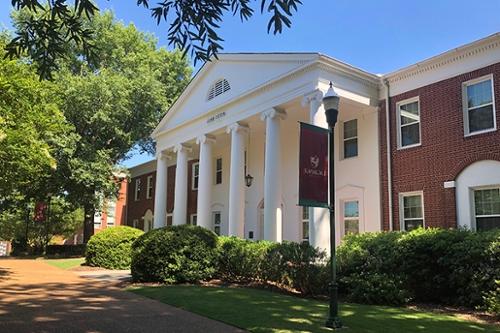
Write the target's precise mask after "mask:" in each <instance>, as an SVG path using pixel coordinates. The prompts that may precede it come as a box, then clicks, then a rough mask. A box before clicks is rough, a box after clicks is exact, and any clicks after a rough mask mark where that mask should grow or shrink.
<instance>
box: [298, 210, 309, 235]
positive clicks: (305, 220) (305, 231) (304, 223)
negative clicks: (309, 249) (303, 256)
mask: <svg viewBox="0 0 500 333" xmlns="http://www.w3.org/2000/svg"><path fill="white" fill-rule="evenodd" d="M301 213H302V218H301V221H300V222H301V227H302V241H303V242H309V207H302V212H301Z"/></svg>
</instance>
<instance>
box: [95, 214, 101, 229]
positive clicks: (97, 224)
mask: <svg viewBox="0 0 500 333" xmlns="http://www.w3.org/2000/svg"><path fill="white" fill-rule="evenodd" d="M101 226H102V214H101V213H100V212H96V213H95V214H94V228H96V229H101Z"/></svg>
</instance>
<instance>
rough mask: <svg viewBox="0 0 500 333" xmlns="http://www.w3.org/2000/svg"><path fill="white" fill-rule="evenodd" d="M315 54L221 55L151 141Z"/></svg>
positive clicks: (200, 74)
mask: <svg viewBox="0 0 500 333" xmlns="http://www.w3.org/2000/svg"><path fill="white" fill-rule="evenodd" d="M318 57H319V55H318V54H317V53H257V54H253V53H252V54H250V53H238V54H220V55H219V59H213V60H212V61H211V62H208V63H206V64H205V65H204V66H203V67H202V68H201V69H200V70H199V71H198V73H197V74H196V75H195V76H194V77H193V79H192V80H191V82H190V83H189V85H188V86H187V87H186V89H185V90H184V92H183V93H182V94H181V96H180V97H179V99H178V100H177V101H176V102H175V103H174V104H173V105H172V107H171V108H170V109H169V111H168V112H167V114H166V115H165V117H164V118H163V119H162V121H161V122H160V123H159V125H158V126H157V128H156V129H155V131H154V132H153V137H155V136H156V135H158V134H159V133H162V132H165V131H169V130H171V129H173V128H175V127H177V126H179V125H181V124H183V123H186V122H188V121H190V120H192V119H196V118H197V117H200V116H202V115H204V114H206V113H208V112H210V111H211V110H214V109H216V108H218V107H220V106H222V105H224V104H226V103H228V102H230V101H232V100H234V99H236V98H240V97H241V96H243V95H245V94H247V93H249V92H251V91H253V90H255V89H258V88H259V87H261V86H263V85H265V84H266V83H269V82H272V81H273V80H276V79H278V78H280V77H283V76H286V75H287V74H288V73H292V72H294V71H295V70H297V69H299V68H300V67H302V66H304V65H306V64H308V63H311V62H313V61H315V60H317V58H318Z"/></svg>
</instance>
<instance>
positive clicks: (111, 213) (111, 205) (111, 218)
mask: <svg viewBox="0 0 500 333" xmlns="http://www.w3.org/2000/svg"><path fill="white" fill-rule="evenodd" d="M106 205H107V207H106V226H108V227H114V226H115V210H116V201H115V200H109V201H108V202H107V203H106Z"/></svg>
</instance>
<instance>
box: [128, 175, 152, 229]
mask: <svg viewBox="0 0 500 333" xmlns="http://www.w3.org/2000/svg"><path fill="white" fill-rule="evenodd" d="M149 176H153V180H152V182H153V194H152V196H151V198H149V199H147V198H146V192H147V185H148V177H149ZM139 178H140V179H141V192H140V195H139V198H138V199H139V200H137V201H136V200H135V181H136V179H139ZM155 185H156V172H150V173H146V174H144V175H140V176H138V177H134V178H131V179H130V183H129V185H128V194H127V197H128V199H127V225H129V226H133V221H134V220H138V221H139V224H138V226H137V227H138V228H140V229H143V228H144V221H143V220H142V217H143V216H144V214H145V213H146V211H147V210H148V209H151V211H152V212H153V214H154V203H155V196H154V193H155Z"/></svg>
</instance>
